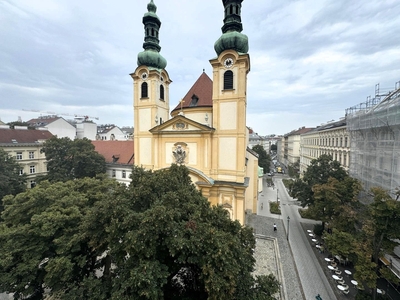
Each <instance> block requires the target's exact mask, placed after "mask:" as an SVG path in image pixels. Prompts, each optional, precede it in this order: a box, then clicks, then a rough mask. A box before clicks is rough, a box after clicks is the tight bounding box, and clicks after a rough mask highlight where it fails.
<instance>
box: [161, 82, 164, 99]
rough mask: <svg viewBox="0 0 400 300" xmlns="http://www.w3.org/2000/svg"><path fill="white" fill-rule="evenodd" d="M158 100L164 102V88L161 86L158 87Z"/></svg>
mask: <svg viewBox="0 0 400 300" xmlns="http://www.w3.org/2000/svg"><path fill="white" fill-rule="evenodd" d="M160 99H161V100H164V86H163V85H162V84H161V85H160Z"/></svg>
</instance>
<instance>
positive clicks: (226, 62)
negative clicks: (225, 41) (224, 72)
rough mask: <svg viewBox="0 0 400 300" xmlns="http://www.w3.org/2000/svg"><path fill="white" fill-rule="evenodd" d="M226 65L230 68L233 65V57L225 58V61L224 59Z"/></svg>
mask: <svg viewBox="0 0 400 300" xmlns="http://www.w3.org/2000/svg"><path fill="white" fill-rule="evenodd" d="M224 66H225V68H230V67H232V66H233V59H232V58H230V57H229V58H227V59H225V61H224Z"/></svg>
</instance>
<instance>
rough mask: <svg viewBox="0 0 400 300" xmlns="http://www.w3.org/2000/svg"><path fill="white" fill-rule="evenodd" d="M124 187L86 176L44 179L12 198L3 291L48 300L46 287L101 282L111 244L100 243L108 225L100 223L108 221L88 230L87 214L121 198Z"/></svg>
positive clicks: (2, 237)
mask: <svg viewBox="0 0 400 300" xmlns="http://www.w3.org/2000/svg"><path fill="white" fill-rule="evenodd" d="M123 188H124V187H122V186H120V185H119V184H118V183H117V182H116V181H115V180H112V179H106V178H101V179H91V178H85V179H81V180H73V181H68V182H65V183H64V182H57V183H54V184H51V183H49V182H48V181H43V182H41V183H40V184H39V185H37V186H36V187H35V188H33V189H29V190H27V191H26V192H24V193H20V194H18V195H16V196H6V197H5V198H4V205H5V210H4V212H3V214H2V216H3V221H2V222H1V223H0V252H1V253H2V255H1V256H0V290H2V291H10V292H13V293H15V297H24V296H27V295H32V296H34V299H43V293H44V287H45V286H46V287H49V288H51V291H52V293H58V292H61V291H62V292H66V291H69V290H74V289H75V288H76V287H77V286H81V285H82V284H83V285H85V284H87V283H88V282H91V283H97V282H98V281H99V280H98V279H97V278H96V276H95V274H96V273H95V272H96V271H97V270H100V269H101V268H105V266H106V261H105V260H102V259H99V257H101V255H103V254H104V253H105V251H106V250H107V249H108V246H109V245H108V244H106V243H104V242H100V241H98V240H96V237H99V236H100V235H101V234H104V226H97V227H96V226H95V225H101V224H102V222H104V221H103V220H97V223H96V224H92V226H90V227H88V226H87V223H86V222H87V215H88V214H89V213H90V211H91V210H92V209H93V206H94V205H95V204H96V203H97V202H104V201H107V199H118V195H119V192H120V189H123ZM122 191H123V190H122ZM99 284H101V282H99ZM82 295H84V294H82ZM83 298H86V297H83ZM87 299H102V298H95V297H92V298H91V297H89V298H87ZM104 299H106V298H104Z"/></svg>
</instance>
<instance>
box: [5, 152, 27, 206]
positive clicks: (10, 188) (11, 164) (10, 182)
mask: <svg viewBox="0 0 400 300" xmlns="http://www.w3.org/2000/svg"><path fill="white" fill-rule="evenodd" d="M20 169H21V166H20V165H19V164H18V162H17V161H16V160H15V159H14V158H13V157H11V156H10V155H8V153H7V152H5V151H4V150H3V149H0V212H1V211H2V204H1V199H3V197H4V196H5V195H16V194H18V193H21V192H23V191H25V189H26V175H25V174H22V175H20V174H19V170H20Z"/></svg>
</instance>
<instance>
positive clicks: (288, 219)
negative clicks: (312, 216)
mask: <svg viewBox="0 0 400 300" xmlns="http://www.w3.org/2000/svg"><path fill="white" fill-rule="evenodd" d="M289 221H290V218H289V216H287V240H289Z"/></svg>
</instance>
